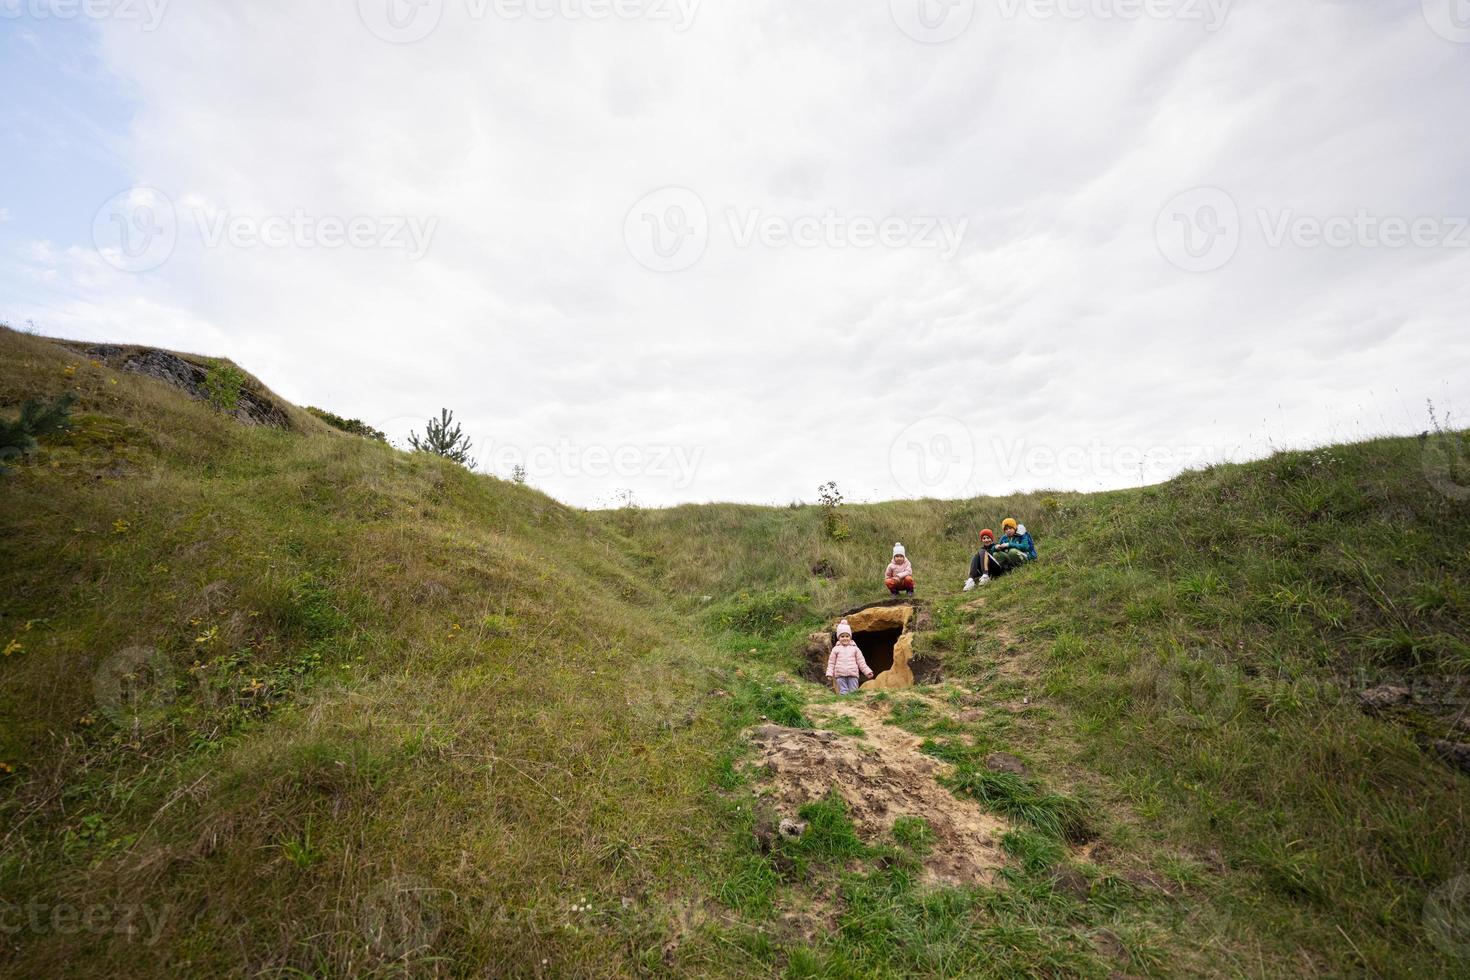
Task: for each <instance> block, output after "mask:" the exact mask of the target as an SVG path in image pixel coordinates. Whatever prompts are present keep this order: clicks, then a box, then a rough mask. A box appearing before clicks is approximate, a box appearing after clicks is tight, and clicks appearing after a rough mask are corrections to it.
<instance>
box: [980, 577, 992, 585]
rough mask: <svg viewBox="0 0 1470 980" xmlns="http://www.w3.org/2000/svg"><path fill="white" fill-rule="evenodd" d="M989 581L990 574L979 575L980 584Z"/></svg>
mask: <svg viewBox="0 0 1470 980" xmlns="http://www.w3.org/2000/svg"><path fill="white" fill-rule="evenodd" d="M989 581H990V576H989V575H982V576H980V584H981V585H985V584H987V583H989Z"/></svg>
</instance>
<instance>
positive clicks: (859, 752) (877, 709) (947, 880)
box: [749, 698, 1008, 885]
mask: <svg viewBox="0 0 1470 980" xmlns="http://www.w3.org/2000/svg"><path fill="white" fill-rule="evenodd" d="M807 713H808V714H809V715H810V716H811V717H812V719H813V720H814V721H815V722H816V723H817V724H818V725H821V724H823V723H830V722H831V721H832V720H834V719H835V718H837V717H839V716H842V717H846V718H848V719H850V720H851V721H852V722H854V723H856V724H857V726H858V727H859V728H861V729H863V732H864V734H863V735H862V736H860V737H859V736H852V735H842V734H839V733H838V732H834V731H824V730H821V729H801V728H783V727H782V726H780V725H761V726H759V727H757V728H755V729H752V730H751V732H750V733H749V734H750V739H751V741H752V743H754V745H755V748H756V751H757V753H758V755H757V761H756V764H757V765H758V766H759V767H761V768H762V769H763V770H764V771H765V773H766V775H767V777H768V780H769V782H768V785H767V786H765V787H764V788H763V793H764V795H765V796H766V798H767V799H769V800H770V801H771V802H772V803H773V804H774V805H775V807H776V809H777V811H778V812H779V813H780V815H781V816H789V817H795V816H796V813H797V810H799V809H800V808H801V806H802V805H803V804H805V803H809V802H811V801H813V800H819V799H821V798H822V797H824V796H826V795H827V793H828V792H829V791H835V792H836V793H837V794H838V795H840V796H841V797H842V798H843V799H844V800H845V801H846V802H847V808H848V814H849V816H850V817H851V818H852V821H853V824H854V826H855V827H856V828H857V832H858V836H859V837H861V838H862V839H863V840H864V841H865V842H867V843H869V844H872V843H877V842H879V841H881V840H883V839H885V838H887V837H888V836H889V833H890V832H891V831H892V829H893V823H894V821H895V820H897V819H898V818H899V817H904V816H912V817H923V818H924V819H925V820H927V821H928V822H929V826H930V827H931V828H932V829H933V831H934V837H935V842H934V849H933V850H932V851H931V852H930V854H929V855H928V856H927V857H925V858H924V870H925V878H926V880H927V881H929V882H930V883H933V884H943V885H972V884H986V883H991V882H992V881H993V880H994V870H995V869H996V868H998V867H1000V866H1001V865H1003V864H1004V863H1005V855H1004V853H1003V852H1002V851H1001V849H1000V845H999V840H1000V836H1001V834H1003V833H1004V832H1005V831H1006V830H1007V829H1008V825H1007V824H1006V823H1005V821H1003V820H1001V819H1000V818H998V817H996V816H994V815H992V814H989V813H986V812H985V811H983V810H981V809H980V807H979V806H977V805H976V804H974V803H972V802H970V801H968V800H962V799H960V798H958V797H956V796H955V795H954V794H953V793H951V792H950V791H949V790H948V789H946V788H945V787H943V786H941V785H940V784H939V777H941V776H943V775H946V774H947V773H948V772H949V770H950V768H951V767H950V766H949V765H948V764H946V763H943V762H940V761H939V760H938V759H935V758H933V757H932V756H928V755H925V754H924V753H923V752H921V751H919V745H920V744H921V742H922V740H921V739H919V738H917V737H916V736H914V735H911V734H910V733H908V732H906V731H904V730H903V729H901V728H898V727H896V726H894V725H890V724H888V722H887V721H886V720H885V718H886V714H887V711H886V709H885V708H884V707H883V706H881V705H877V704H873V703H871V702H869V701H868V700H867V699H866V698H854V699H851V700H848V701H843V702H840V703H836V704H823V705H813V706H811V707H810V708H809V709H808V712H807ZM844 727H845V726H844Z"/></svg>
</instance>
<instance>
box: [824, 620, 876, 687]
mask: <svg viewBox="0 0 1470 980" xmlns="http://www.w3.org/2000/svg"><path fill="white" fill-rule="evenodd" d="M859 674H862V675H864V676H866V677H867V678H868V679H869V680H872V679H873V672H872V671H871V670H869V669H868V662H867V661H866V660H864V659H863V651H861V650H859V649H858V645H857V644H856V643H854V642H852V627H851V626H848V625H847V620H845V619H844V620H843V621H842V622H840V623H838V624H837V645H836V646H834V647H833V648H832V655H831V656H830V657H828V658H827V680H828V681H831V680H833V679H836V681H837V693H838V694H852V693H853V692H854V691H856V690H857V689H858V675H859Z"/></svg>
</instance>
